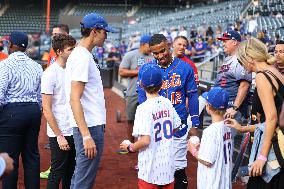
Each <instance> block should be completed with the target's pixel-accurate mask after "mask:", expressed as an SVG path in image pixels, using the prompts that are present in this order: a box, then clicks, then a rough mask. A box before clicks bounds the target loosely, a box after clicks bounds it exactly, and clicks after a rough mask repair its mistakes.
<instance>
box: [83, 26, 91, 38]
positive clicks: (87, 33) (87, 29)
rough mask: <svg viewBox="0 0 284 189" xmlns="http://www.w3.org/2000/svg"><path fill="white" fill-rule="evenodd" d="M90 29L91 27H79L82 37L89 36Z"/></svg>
mask: <svg viewBox="0 0 284 189" xmlns="http://www.w3.org/2000/svg"><path fill="white" fill-rule="evenodd" d="M91 31H92V29H91V28H81V35H82V37H89V36H90V33H91Z"/></svg>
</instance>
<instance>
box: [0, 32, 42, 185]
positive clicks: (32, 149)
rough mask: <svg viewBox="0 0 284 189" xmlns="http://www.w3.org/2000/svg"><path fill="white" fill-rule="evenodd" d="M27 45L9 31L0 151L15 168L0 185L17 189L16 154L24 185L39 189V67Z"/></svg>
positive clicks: (1, 70) (1, 68)
mask: <svg viewBox="0 0 284 189" xmlns="http://www.w3.org/2000/svg"><path fill="white" fill-rule="evenodd" d="M27 46H28V36H27V34H25V33H23V32H20V31H14V32H12V33H11V36H10V44H9V54H10V55H9V57H8V58H7V59H5V60H4V61H2V62H1V64H0V130H1V132H0V152H4V151H5V152H7V153H8V154H9V155H10V156H11V157H12V158H13V160H14V167H15V169H14V170H13V171H12V172H11V174H10V175H8V176H6V177H5V178H3V182H2V188H5V189H16V188H17V181H18V168H19V156H20V155H21V157H22V160H23V167H24V175H25V177H24V182H25V187H26V188H29V189H39V188H40V182H39V167H40V158H39V152H38V135H39V129H40V123H41V110H40V106H41V105H40V104H41V94H40V80H41V75H42V67H41V66H40V65H39V64H38V63H36V62H35V61H33V60H32V59H30V58H29V57H28V56H27V55H26V53H25V51H26V48H27Z"/></svg>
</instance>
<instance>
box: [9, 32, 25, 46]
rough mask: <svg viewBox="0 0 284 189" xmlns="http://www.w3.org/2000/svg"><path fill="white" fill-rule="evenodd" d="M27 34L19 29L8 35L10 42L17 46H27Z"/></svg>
mask: <svg viewBox="0 0 284 189" xmlns="http://www.w3.org/2000/svg"><path fill="white" fill-rule="evenodd" d="M28 41H29V38H28V35H27V34H26V33H24V32H21V31H13V32H12V33H11V35H10V42H11V43H12V44H13V45H16V46H18V47H22V48H27V47H28Z"/></svg>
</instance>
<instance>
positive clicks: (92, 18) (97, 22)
mask: <svg viewBox="0 0 284 189" xmlns="http://www.w3.org/2000/svg"><path fill="white" fill-rule="evenodd" d="M80 24H81V28H90V29H91V28H98V29H104V30H106V31H107V32H112V33H116V32H117V30H116V29H114V28H113V27H111V26H109V25H108V23H107V22H106V20H105V18H104V17H102V16H101V15H100V14H97V13H90V14H87V15H86V16H84V18H83V20H82V21H81V23H80Z"/></svg>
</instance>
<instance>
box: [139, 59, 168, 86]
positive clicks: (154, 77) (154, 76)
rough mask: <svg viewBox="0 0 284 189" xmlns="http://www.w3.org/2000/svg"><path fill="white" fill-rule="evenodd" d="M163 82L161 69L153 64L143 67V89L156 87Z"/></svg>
mask: <svg viewBox="0 0 284 189" xmlns="http://www.w3.org/2000/svg"><path fill="white" fill-rule="evenodd" d="M162 82H163V74H162V71H161V69H160V68H159V67H158V66H157V65H155V64H149V66H146V67H145V70H144V72H143V73H142V76H141V83H142V85H143V86H145V87H157V86H159V85H161V84H162Z"/></svg>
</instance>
